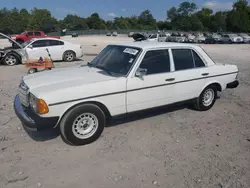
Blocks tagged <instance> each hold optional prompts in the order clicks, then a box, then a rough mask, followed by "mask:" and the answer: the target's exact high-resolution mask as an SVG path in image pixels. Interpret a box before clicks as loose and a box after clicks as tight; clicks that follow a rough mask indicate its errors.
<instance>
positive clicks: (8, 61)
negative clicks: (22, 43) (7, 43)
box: [5, 55, 17, 65]
mask: <svg viewBox="0 0 250 188" xmlns="http://www.w3.org/2000/svg"><path fill="white" fill-rule="evenodd" d="M16 61H17V59H16V57H15V56H13V55H8V56H7V57H6V58H5V62H6V64H8V65H15V64H16Z"/></svg>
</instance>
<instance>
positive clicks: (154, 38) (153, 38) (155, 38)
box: [147, 33, 159, 42]
mask: <svg viewBox="0 0 250 188" xmlns="http://www.w3.org/2000/svg"><path fill="white" fill-rule="evenodd" d="M158 39H159V34H158V33H156V34H151V35H149V37H148V38H147V40H148V41H150V42H157V41H158Z"/></svg>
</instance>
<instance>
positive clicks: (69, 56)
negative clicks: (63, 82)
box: [63, 51, 76, 62]
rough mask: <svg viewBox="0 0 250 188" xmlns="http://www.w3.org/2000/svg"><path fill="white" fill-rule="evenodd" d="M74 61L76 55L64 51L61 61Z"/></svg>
mask: <svg viewBox="0 0 250 188" xmlns="http://www.w3.org/2000/svg"><path fill="white" fill-rule="evenodd" d="M75 59H76V54H75V52H73V51H66V52H64V54H63V60H64V61H66V62H71V61H75Z"/></svg>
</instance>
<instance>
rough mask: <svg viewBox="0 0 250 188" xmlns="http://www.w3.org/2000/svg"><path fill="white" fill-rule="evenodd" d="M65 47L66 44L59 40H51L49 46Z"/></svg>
mask: <svg viewBox="0 0 250 188" xmlns="http://www.w3.org/2000/svg"><path fill="white" fill-rule="evenodd" d="M59 45H64V42H62V41H58V40H49V44H48V46H59Z"/></svg>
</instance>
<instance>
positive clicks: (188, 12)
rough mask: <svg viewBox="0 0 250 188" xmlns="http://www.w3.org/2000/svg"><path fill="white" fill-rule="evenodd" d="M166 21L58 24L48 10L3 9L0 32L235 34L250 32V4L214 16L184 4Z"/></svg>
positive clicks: (75, 19)
mask: <svg viewBox="0 0 250 188" xmlns="http://www.w3.org/2000/svg"><path fill="white" fill-rule="evenodd" d="M167 17H168V18H167V19H166V20H165V21H157V20H156V19H155V18H154V17H153V15H152V14H151V12H150V10H145V11H143V12H142V13H141V14H140V15H138V16H136V15H133V16H131V17H115V18H114V19H113V20H108V21H105V20H103V19H102V18H101V17H100V16H99V14H98V13H93V14H92V15H90V16H89V17H87V18H83V17H80V16H78V15H73V14H68V15H67V16H66V17H65V18H64V19H62V20H58V19H56V18H55V17H53V16H52V14H51V12H50V11H49V10H47V9H38V8H34V9H32V10H31V11H27V10H26V9H20V10H19V9H17V8H13V9H10V10H9V9H7V8H2V9H0V31H1V32H3V33H6V34H13V33H20V32H23V31H24V30H26V29H34V30H43V31H45V32H54V31H61V30H63V29H68V30H88V29H96V30H100V29H106V30H119V29H137V30H156V29H158V30H182V31H213V32H217V31H232V32H250V5H249V4H248V1H247V0H238V1H236V2H235V3H233V6H232V10H229V11H218V12H213V10H211V9H209V8H202V9H200V10H198V7H197V5H196V4H195V3H192V2H182V3H180V5H179V6H178V7H172V8H170V9H169V10H168V11H167Z"/></svg>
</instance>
